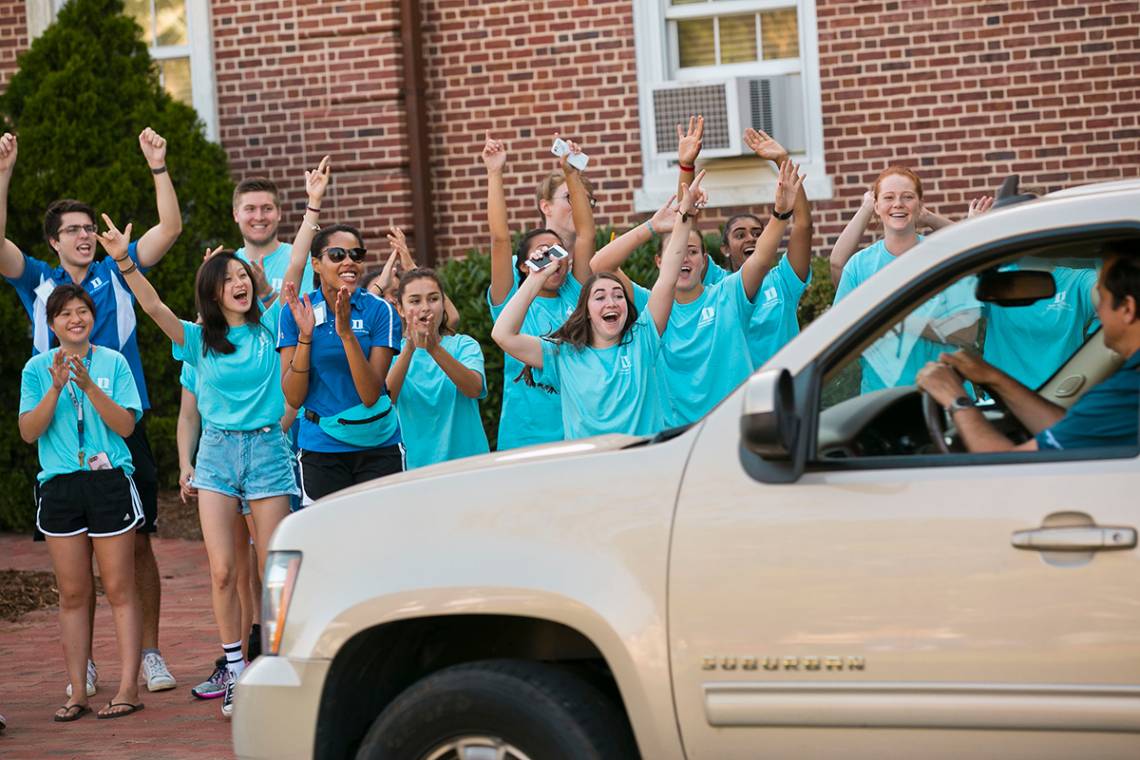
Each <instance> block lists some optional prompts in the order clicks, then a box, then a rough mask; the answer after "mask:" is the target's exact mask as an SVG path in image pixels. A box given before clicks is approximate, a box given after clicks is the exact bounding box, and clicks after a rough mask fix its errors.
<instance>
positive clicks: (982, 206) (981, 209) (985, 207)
mask: <svg viewBox="0 0 1140 760" xmlns="http://www.w3.org/2000/svg"><path fill="white" fill-rule="evenodd" d="M993 205H994V199H993V197H991V196H989V195H983V196H981V197H980V198H975V199H974V200H972V201H970V210H969V212H968V213H967V214H966V218H967V219H972V218H974V217H975V216H979V215H981V214H984V213H986V212H987V211H989V210H990V209H991V208H993Z"/></svg>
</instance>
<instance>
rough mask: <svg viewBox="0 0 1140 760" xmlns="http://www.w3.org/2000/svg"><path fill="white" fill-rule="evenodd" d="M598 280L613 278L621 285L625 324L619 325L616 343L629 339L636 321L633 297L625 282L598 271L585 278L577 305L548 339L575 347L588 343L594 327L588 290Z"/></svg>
mask: <svg viewBox="0 0 1140 760" xmlns="http://www.w3.org/2000/svg"><path fill="white" fill-rule="evenodd" d="M598 280H613V281H614V282H616V283H617V284H618V285H621V286H622V288H621V292H622V295H624V296H625V324H624V325H622V327H621V340H619V341H618V343H619V344H621V343H625V342H626V340H627V339H629V330H630V328H631V327H633V324H634V323H635V322H636V321H637V307H636V306H634V305H633V299H632V298H631V297H630V295H629V291H627V290H626V289H625V283H623V282H622V281H621V279H620V278H619V277H618V276H617V275H616V274H614V273H613V272H598V273H597V274H594V275H592V276H591V277H590V279H588V280H586V284H585V285H583V286H582V292H581V293H579V294H578V305H577V306H575V307H574V311H573V312H571V313H570V316H568V317H566V321H565V322H563V323H562V326H561V327H559V328H558V329H557V330H555V331H554V332H552V333H551V334H550V336H549V338H548V339H549V340H552V341H554V342H555V343H565V344H567V345H570V346H573V347H574V348H577V349H582V348H585V347H586V346H588V345H590V343H591V341H592V340H593V337H594V327H593V325H591V324H590V307H589V302H590V291H591V290H592V289H593V287H594V285H595V284H596V283H597V282H598Z"/></svg>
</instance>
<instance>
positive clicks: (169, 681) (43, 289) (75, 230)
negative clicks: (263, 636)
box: [0, 127, 182, 692]
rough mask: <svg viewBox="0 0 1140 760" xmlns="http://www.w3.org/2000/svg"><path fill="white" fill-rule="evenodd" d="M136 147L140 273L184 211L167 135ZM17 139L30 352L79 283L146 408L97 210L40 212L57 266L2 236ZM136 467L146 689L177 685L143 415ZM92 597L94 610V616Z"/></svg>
mask: <svg viewBox="0 0 1140 760" xmlns="http://www.w3.org/2000/svg"><path fill="white" fill-rule="evenodd" d="M139 147H140V148H141V150H142V153H143V156H144V158H145V159H146V161H147V163H148V164H149V165H150V170H151V173H152V174H153V175H154V185H155V195H156V197H157V205H158V220H159V221H158V224H157V225H155V226H154V227H152V228H151V229H150V230H148V231H147V232H146V233H145V234H144V235H143V236H142V237H141V238H139V239H138V240H137V241H135V242H132V243H131V245H130V250H129V254H128V255H130V257H131V258H132V259H134V261H135V262H136V263H137V264H138V266H139V267H140V268H142V269H143V270H144V271H145V270H146V269H147V268H149V267H152V266H154V265H155V264H157V263H158V262H159V261H160V260H161V259H162V257H163V256H164V255H165V254H166V252H167V251H168V250H170V247H171V246H172V245H174V241H175V240H177V239H178V235H179V233H181V232H182V214H181V212H180V210H179V208H178V197H177V195H176V194H175V192H174V185H173V184H172V183H171V181H170V174H169V173H167V171H166V140H164V139H163V138H162V137H161V136H160V135H158V134H157V133H156V132H155V131H154V130H152V129H150V128H149V127H148V128H146V129H144V130H143V131H142V133H141V134H140V135H139ZM16 149H17V145H16V137H15V135H11V134H4V135H3V136H2V137H0V239H2V240H3V242H2V243H0V275H2V276H3V277H4V278H5V279H6V280H7V281H8V282H9V283H11V284H12V286H13V287H15V288H16V293H17V295H19V297H20V301H21V302H22V303H23V305H24V309H25V310H26V311H27V313H28V317H29V318H30V319H31V321H32V353H33V355H35V354H39V353H42V352H43V351H47V350H48V349H49V348H50V347H51V343H52V342H53V339H52V335H51V333H50V331H49V330H48V325H47V319H46V312H45V306H46V304H47V299H48V296H49V295H51V292H52V290H54V289H55V286H56V285H60V284H64V283H76V284H79V285H81V286H82V287H83V289H84V290H86V291H87V292H88V293H89V294H90V295H91V298H92V300H93V301H94V303H95V327H94V329H93V330H92V333H91V342H92V343H94V344H96V345H100V346H107V347H108V348H112V349H114V350H116V351H118V352H120V353H121V354H123V356H125V357H126V359H127V363H128V364H129V365H130V368H131V372H132V374H133V375H134V378H135V383H136V384H137V385H138V390H139V396H140V397H141V399H142V405H143V409H144V410H146V409H149V408H150V401H149V399H148V398H147V392H146V381H145V379H144V378H143V371H142V362H141V360H140V358H139V348H138V341H137V337H136V329H135V328H136V321H135V309H134V297H133V296H132V295H131V292H130V290H129V289H128V288H127V286H126V284H125V283H124V281H123V279H122V276H121V275H120V274H119V269H118V267H117V266H116V265H115V263H114V262H113V261H111V259H110V258H109V257H104V258H103V259H100V260H99V261H96V260H95V249H96V241H95V230H96V227H95V210H94V209H92V208H91V207H90V206H88V205H87V204H85V203H82V202H80V201H76V200H60V201H56V202H54V203H52V204H51V205H50V206H49V207H48V210H47V212H46V214H45V215H44V237H45V238H46V240H47V243H48V245H49V246H50V247H51V248H52V250H53V251H54V252H55V253H56V255H57V256H58V257H59V266H57V267H52V266H51V265H50V264H48V263H47V262H44V261H41V260H40V259H36V258H33V257H31V256H28V255H27V254H26V253H24V252H22V251H21V250H20V249H19V248H18V247H17V246H16V245H15V244H14V243H12V241H10V240H8V239H6V238H5V237H4V231H5V227H6V225H7V221H8V219H7V216H8V186H9V183H10V181H11V178H12V170H13V168H14V167H15V164H16V152H17V151H16ZM127 446H128V447H129V448H130V451H131V459H132V461H133V462H134V466H135V472H134V476H133V480H134V482H135V486H136V488H137V490H138V492H139V497H140V500H141V501H142V506H143V512H144V514H145V518H146V520H145V522H144V523H143V525H142V526H140V527H139V529H138V530H137V531H136V533H135V580H136V585H137V586H138V593H139V598H140V600H141V604H142V612H143V621H142V642H143V669H144V671H145V672H146V676H147V687H148V688H149V689H150V690H151V691H160V690H164V689H173V688H174V687H175V685H176V683H175V681H174V678H173V677H172V676H171V675H170V672H169V670H168V669H167V667H166V664H165V662H164V661H163V659H162V655H161V654H160V653H159V651H158V619H159V608H160V603H161V589H160V586H159V576H158V565H157V564H156V563H155V560H154V551H153V549H152V548H151V544H150V534H151V533H153V532H154V531H155V527H156V521H157V517H158V501H157V496H158V473H157V470H156V467H155V463H154V455H153V454H152V453H151V449H150V442H149V441H148V440H147V436H146V430H145V428H144V426H143V420H139V422H138V424H137V425H136V426H135V431H134V433H133V434H132V435H131V436H130V438H128V439H127ZM94 608H95V599H94V595H92V599H91V610H92V614H94ZM95 680H96V676H95V673H94V667H93V665H91V664H89V665H88V682H89V683H88V691H89V692H93V691H94V681H95Z"/></svg>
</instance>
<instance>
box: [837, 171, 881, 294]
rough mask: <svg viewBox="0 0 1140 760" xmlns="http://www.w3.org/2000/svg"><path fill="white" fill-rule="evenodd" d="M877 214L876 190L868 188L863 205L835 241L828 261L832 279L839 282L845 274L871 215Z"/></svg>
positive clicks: (864, 194)
mask: <svg viewBox="0 0 1140 760" xmlns="http://www.w3.org/2000/svg"><path fill="white" fill-rule="evenodd" d="M874 215H875V192H874V191H873V190H868V191H867V192H865V193H863V205H861V206H860V207H859V210H858V211H856V212H855V215H854V216H853V217H851V221H849V222H848V223H847V226H846V227H844V228H843V232H841V233H839V239H838V240H836V241H835V245H834V246H833V247H832V249H831V256H829V257H828V261H829V263H830V265H831V281H832V282H834V283H836V286H837V287H838V283H839V280H840V278H841V277H842V276H843V267H845V266H847V261H848V260H849V259H850V258H851V257H852V256H854V255H855V252H856V251H858V250H859V244H860V243H861V242H862V240H863V235H864V233H866V232H867V225H868V224H870V223H871V217H872V216H874Z"/></svg>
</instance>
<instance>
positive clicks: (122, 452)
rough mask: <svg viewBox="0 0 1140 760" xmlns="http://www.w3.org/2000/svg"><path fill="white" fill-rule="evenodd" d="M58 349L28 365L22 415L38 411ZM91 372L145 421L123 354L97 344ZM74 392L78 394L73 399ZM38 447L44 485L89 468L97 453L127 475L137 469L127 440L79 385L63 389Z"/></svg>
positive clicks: (23, 378) (116, 399) (23, 379)
mask: <svg viewBox="0 0 1140 760" xmlns="http://www.w3.org/2000/svg"><path fill="white" fill-rule="evenodd" d="M58 351H59V349H58V348H53V349H51V350H50V351H45V352H44V353H42V354H37V355H35V356H33V357H32V358H31V359H29V360H28V363H27V364H25V365H24V371H23V373H22V375H21V377H20V414H24V413H25V412H30V411H32V410H33V409H35V408H36V405H37V404H39V403H40V400H41V399H43V397H44V396H45V395H46V394H47V392H48V390H49V389H50V388H51V363H52V358H53V357H54V356H55V355H56V353H57V352H58ZM87 373H88V374H89V375H90V376H91V379H92V380H93V381H94V382H95V384H96V385H98V386H99V388H100V389H101V390H102V391H103V392H104V393H106V394H107V395H108V396H110V397H111V400H112V401H114V402H115V403H116V404H118V405H119V406H121V407H123V408H124V409H129V410H131V411H132V412H134V413H135V420H139V419H140V418H142V400H141V399H140V398H139V389H138V386H137V385H136V384H135V377H134V375H132V374H131V367H130V365H129V364H127V360H126V358H125V357H124V356H123V355H122V354H120V353H119V352H118V351H115V350H113V349H110V348H105V347H103V346H95V347H94V348H93V350H92V352H91V364H90V366H89V367H88V370H87ZM69 389H70V392H69ZM72 393H74V394H75V396H74V401H73V400H72ZM76 403H79V404H81V405H82V406H83V453H84V454H85V461H84V466H83V467H80V466H79V456H78V455H79V426H78V421H79V415H78V413H77V412H76ZM37 443H38V445H39V455H40V473H39V475H38V476H37V478H38V480H39V482H40V484H41V485H42V484H43V483H46V482H47V481H49V480H51V479H52V478H54V477H55V476H56V475H66V474H68V473H72V472H79V471H80V470H86V469H87V462H88V461H90V459H91V457H92V456H94V455H95V454H97V453H99V452H103V453H104V454H106V455H107V459H108V460H110V462H111V466H112V467H122V468H123V472H125V473H126V474H128V475H130V474H131V473H132V472H134V471H135V468H134V464H133V463H132V462H131V452H130V449H128V448H127V444H126V441H124V440H123V438H122V436H120V435H119V434H118V433H116V432H115V431H113V430H111V428H109V427H107V423H105V422H104V421H103V418H102V417H100V416H99V412H97V411H96V410H95V407H94V406H93V405H92V404H91V401H90V400H89V399H88V398H87V394H86V393H84V392H83V391H81V390H79V388H78V387H76V385H75V383H71V382H69V383H68V384H67V385H65V386H63V390H61V391H60V393H59V401H58V403H57V404H56V407H55V414H54V415H53V416H52V420H51V423H50V424H49V425H48V427H47V430H45V431H44V433H43V435H41V436H40V438H39V441H37Z"/></svg>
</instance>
